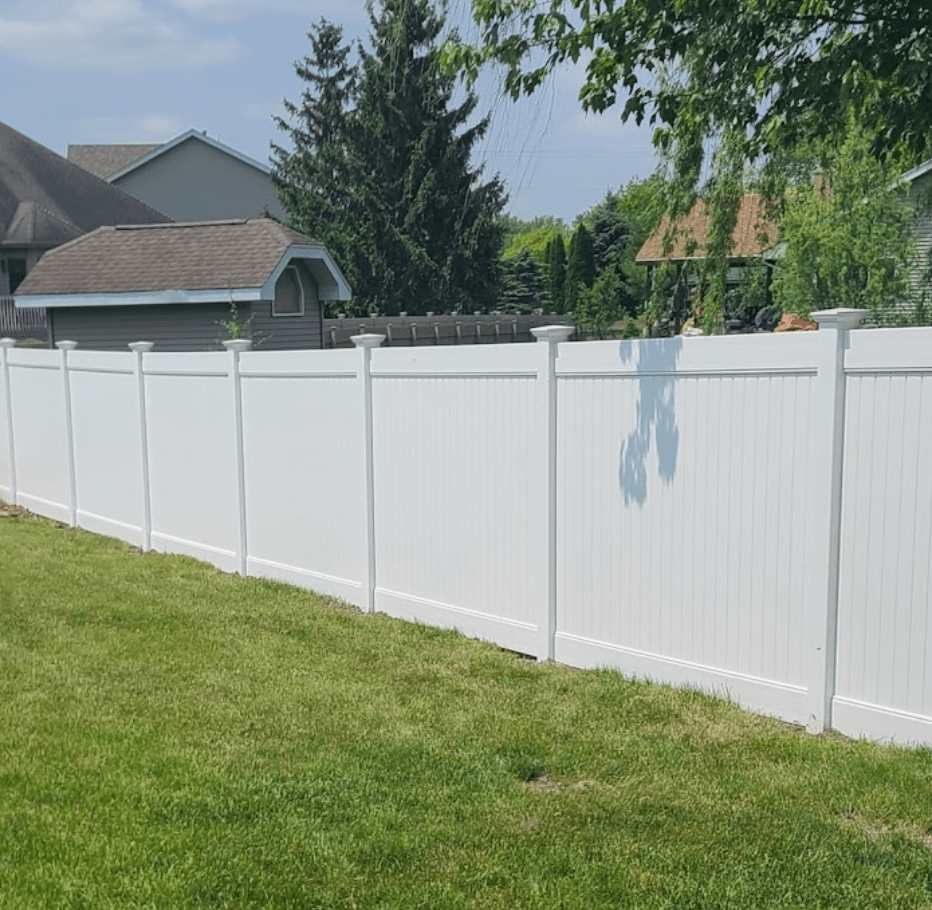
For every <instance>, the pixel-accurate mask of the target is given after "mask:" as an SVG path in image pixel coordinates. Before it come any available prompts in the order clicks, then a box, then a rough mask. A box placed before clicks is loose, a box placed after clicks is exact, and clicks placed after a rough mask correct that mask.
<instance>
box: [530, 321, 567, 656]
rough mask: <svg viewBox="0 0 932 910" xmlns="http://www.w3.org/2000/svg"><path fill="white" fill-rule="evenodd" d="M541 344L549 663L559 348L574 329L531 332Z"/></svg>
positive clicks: (551, 652) (550, 652)
mask: <svg viewBox="0 0 932 910" xmlns="http://www.w3.org/2000/svg"><path fill="white" fill-rule="evenodd" d="M531 334H532V335H533V336H534V337H535V338H536V339H537V340H538V342H540V343H543V344H546V345H547V346H548V350H547V366H546V370H545V372H544V375H543V377H542V379H543V381H544V384H545V388H546V396H547V398H546V402H547V403H546V408H547V412H546V413H547V418H546V419H547V451H546V454H545V456H544V458H545V462H546V463H545V466H544V471H545V474H546V477H547V623H546V630H547V631H546V634H547V652H546V653H547V659H548V660H553V659H554V657H555V651H556V636H557V354H558V348H557V345H559V344H560V343H561V342H563V341H568V340H569V337H570V335H572V334H573V326H571V325H545V326H540V327H539V328H536V329H531Z"/></svg>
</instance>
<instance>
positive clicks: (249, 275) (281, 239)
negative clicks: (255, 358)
mask: <svg viewBox="0 0 932 910" xmlns="http://www.w3.org/2000/svg"><path fill="white" fill-rule="evenodd" d="M294 259H301V260H303V261H305V264H306V265H307V267H308V269H309V270H310V272H311V274H312V275H313V276H314V279H315V281H316V282H317V285H318V289H319V292H320V296H321V299H324V300H348V299H349V297H350V295H351V291H350V287H349V284H348V283H347V281H346V278H345V277H344V276H343V274H342V272H340V270H339V268H338V267H337V266H336V264H335V263H334V262H333V259H332V258H331V257H330V254H329V253H328V252H327V250H326V249H325V248H324V247H323V246H321V245H320V244H319V243H316V242H315V241H313V240H311V239H310V238H309V237H305V236H304V235H303V234H299V233H297V231H292V230H291V229H290V228H287V227H285V226H284V225H282V224H279V223H278V222H276V221H272V220H271V219H269V218H252V219H249V220H240V221H200V222H191V223H186V224H185V223H181V224H175V223H172V224H161V225H122V226H118V227H102V228H98V229H97V230H96V231H93V232H91V233H90V234H86V235H84V236H83V237H79V238H78V239H77V240H73V241H71V242H70V243H67V244H65V245H64V246H60V247H58V248H57V249H54V250H51V251H50V252H48V253H46V254H45V255H44V256H43V257H42V259H40V260H39V262H38V263H37V264H36V266H35V268H34V269H33V270H32V271H31V272H30V273H29V275H27V276H26V279H25V281H23V283H22V284H21V285H20V286H19V288H18V289H17V292H16V299H17V305H19V306H30V307H35V306H116V305H135V304H151V303H196V302H215V301H217V300H231V301H248V300H270V299H272V297H273V296H274V287H275V281H276V280H277V279H278V276H279V275H280V274H281V272H282V270H283V269H284V268H285V267H286V266H287V265H288V263H289V262H291V261H293V260H294Z"/></svg>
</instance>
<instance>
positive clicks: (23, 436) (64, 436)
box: [7, 349, 71, 522]
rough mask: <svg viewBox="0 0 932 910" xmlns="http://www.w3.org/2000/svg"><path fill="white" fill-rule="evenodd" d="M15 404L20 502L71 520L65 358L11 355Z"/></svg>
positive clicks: (30, 353) (58, 355)
mask: <svg viewBox="0 0 932 910" xmlns="http://www.w3.org/2000/svg"><path fill="white" fill-rule="evenodd" d="M7 355H8V357H9V370H10V391H11V394H12V399H13V408H12V412H13V421H12V423H13V440H14V450H15V453H16V486H17V502H18V503H19V504H20V505H22V506H24V507H25V508H27V509H30V510H32V511H33V512H37V513H38V514H39V515H45V516H46V517H48V518H54V519H55V520H56V521H62V522H70V521H71V489H70V478H69V473H70V469H69V443H68V431H67V422H66V413H65V396H64V390H63V381H62V372H61V365H62V353H61V352H60V351H36V350H32V351H30V350H19V349H11V350H8V351H7Z"/></svg>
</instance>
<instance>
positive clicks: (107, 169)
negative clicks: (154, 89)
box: [68, 130, 272, 183]
mask: <svg viewBox="0 0 932 910" xmlns="http://www.w3.org/2000/svg"><path fill="white" fill-rule="evenodd" d="M184 142H201V143H203V144H204V145H207V146H210V147H211V148H213V149H216V150H217V151H220V152H223V153H224V154H225V155H229V156H230V157H231V158H235V159H236V160H237V161H241V162H243V164H246V165H249V167H251V168H255V169H256V170H257V171H261V172H262V173H263V174H271V173H272V169H271V168H270V167H268V165H265V164H262V162H261V161H256V160H255V159H254V158H250V157H249V156H248V155H244V154H243V153H242V152H238V151H237V150H236V149H234V148H230V146H228V145H224V144H223V143H222V142H220V141H219V140H218V139H212V138H211V137H210V136H208V135H207V134H206V133H200V132H198V131H197V130H188V131H187V132H186V133H182V134H181V135H180V136H175V138H174V139H170V140H169V141H168V142H165V143H163V144H161V145H69V146H68V159H69V160H71V161H74V162H75V163H76V164H80V165H81V167H84V168H87V170H89V171H91V172H92V173H94V174H98V176H100V177H103V178H104V179H105V180H107V181H108V182H109V183H115V182H116V181H118V180H119V179H120V178H121V177H124V176H125V175H126V174H129V173H131V172H132V171H135V170H136V169H137V168H141V167H144V166H145V165H147V164H148V163H149V162H150V161H153V160H155V159H156V158H159V157H161V156H162V155H164V154H165V153H166V152H170V151H171V150H172V149H173V148H176V147H177V146H179V145H181V144H182V143H184Z"/></svg>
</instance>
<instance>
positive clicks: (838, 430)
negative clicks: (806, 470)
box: [806, 309, 867, 733]
mask: <svg viewBox="0 0 932 910" xmlns="http://www.w3.org/2000/svg"><path fill="white" fill-rule="evenodd" d="M866 315H867V311H866V310H854V309H834V310H822V311H820V312H818V313H813V314H812V318H813V319H814V320H815V321H816V322H818V324H819V332H818V340H819V346H818V347H819V352H818V376H817V383H816V391H815V395H814V400H813V407H814V409H815V423H816V426H817V428H818V430H817V432H818V433H819V438H818V439H817V441H816V446H815V455H814V459H813V466H812V467H813V471H814V473H815V478H816V483H815V487H816V490H817V498H816V500H815V501H813V502H811V503H810V507H811V509H812V515H813V516H814V517H815V518H816V522H815V528H814V534H813V546H812V550H811V553H812V558H813V565H814V566H815V567H816V573H817V578H816V588H815V596H816V598H817V599H816V601H815V603H814V604H813V607H814V609H813V610H812V611H811V613H810V617H809V636H808V642H809V651H810V653H809V659H810V663H809V673H808V683H809V687H808V688H809V696H808V698H809V717H808V722H807V724H806V726H807V728H808V729H809V731H810V732H812V733H821V732H822V731H823V730H824V729H825V728H826V727H830V726H831V725H832V699H833V698H834V695H835V664H836V658H837V644H838V643H837V633H838V563H839V557H840V543H841V539H840V538H841V482H842V466H843V461H844V435H845V349H846V348H847V342H848V332H849V331H850V330H851V329H855V328H857V327H858V326H859V325H860V323H861V320H862V319H863V318H864V317H865V316H866Z"/></svg>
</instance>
